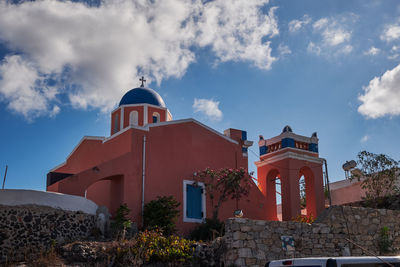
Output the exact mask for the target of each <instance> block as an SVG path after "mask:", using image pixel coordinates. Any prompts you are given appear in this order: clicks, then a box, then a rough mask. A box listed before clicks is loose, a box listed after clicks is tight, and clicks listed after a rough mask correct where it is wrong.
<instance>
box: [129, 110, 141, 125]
mask: <svg viewBox="0 0 400 267" xmlns="http://www.w3.org/2000/svg"><path fill="white" fill-rule="evenodd" d="M134 114H135V115H134ZM134 116H136V121H134V118H133V117H134ZM129 125H130V126H138V125H139V112H138V111H137V110H132V111H131V112H130V113H129Z"/></svg>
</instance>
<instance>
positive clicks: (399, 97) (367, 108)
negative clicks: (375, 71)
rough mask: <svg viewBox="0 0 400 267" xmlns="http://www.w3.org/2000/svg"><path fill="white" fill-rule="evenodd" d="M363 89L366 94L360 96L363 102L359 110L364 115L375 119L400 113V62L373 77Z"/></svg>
mask: <svg viewBox="0 0 400 267" xmlns="http://www.w3.org/2000/svg"><path fill="white" fill-rule="evenodd" d="M363 89H364V94H363V95H360V96H359V97H358V99H359V100H360V101H361V102H362V104H361V105H360V106H359V107H358V112H360V113H361V114H362V115H364V116H366V117H367V118H373V119H375V118H379V117H383V116H385V115H392V116H396V115H400V105H399V103H400V64H399V65H397V66H396V67H395V68H394V69H392V70H388V71H386V72H385V73H384V74H383V75H382V76H381V77H375V78H373V79H372V80H371V81H370V82H369V84H368V86H366V87H364V88H363Z"/></svg>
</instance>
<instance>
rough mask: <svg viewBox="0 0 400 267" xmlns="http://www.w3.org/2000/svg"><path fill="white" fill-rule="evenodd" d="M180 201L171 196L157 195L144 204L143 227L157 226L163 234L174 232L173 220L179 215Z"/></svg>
mask: <svg viewBox="0 0 400 267" xmlns="http://www.w3.org/2000/svg"><path fill="white" fill-rule="evenodd" d="M179 205H180V203H179V202H178V201H176V199H175V198H174V197H173V196H169V197H166V196H164V197H157V199H156V200H152V201H150V202H149V203H147V204H146V205H145V206H144V212H143V228H144V229H150V230H151V229H155V228H159V229H161V230H162V232H163V233H164V234H165V235H170V234H173V233H175V231H176V224H175V221H176V219H177V218H178V216H179V210H178V209H177V208H178V207H179Z"/></svg>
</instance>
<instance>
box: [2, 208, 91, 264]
mask: <svg viewBox="0 0 400 267" xmlns="http://www.w3.org/2000/svg"><path fill="white" fill-rule="evenodd" d="M95 217H96V215H91V214H87V213H83V212H81V211H65V210H61V209H56V208H51V207H46V206H37V205H21V206H4V205H0V265H1V263H4V262H6V261H20V260H24V257H25V255H27V254H30V255H32V253H33V254H35V253H40V252H43V251H44V250H46V249H48V248H49V247H51V246H52V245H55V244H56V243H57V244H60V243H64V242H68V241H73V240H79V239H82V238H84V237H87V236H88V235H89V234H90V233H91V232H92V229H93V227H94V225H95V219H96V218H95Z"/></svg>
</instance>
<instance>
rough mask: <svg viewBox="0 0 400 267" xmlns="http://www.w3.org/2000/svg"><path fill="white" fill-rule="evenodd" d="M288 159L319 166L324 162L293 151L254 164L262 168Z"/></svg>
mask: <svg viewBox="0 0 400 267" xmlns="http://www.w3.org/2000/svg"><path fill="white" fill-rule="evenodd" d="M281 151H282V150H281ZM300 151H302V150H300ZM286 158H291V159H298V160H306V161H309V162H313V163H317V164H322V163H323V161H324V160H323V159H322V158H316V157H313V156H309V155H306V154H302V153H296V152H293V151H286V152H284V153H281V154H278V155H276V156H273V157H270V158H265V159H263V160H260V161H256V162H254V164H255V165H256V166H257V167H261V166H264V165H266V164H270V163H274V162H277V161H280V160H283V159H286Z"/></svg>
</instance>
